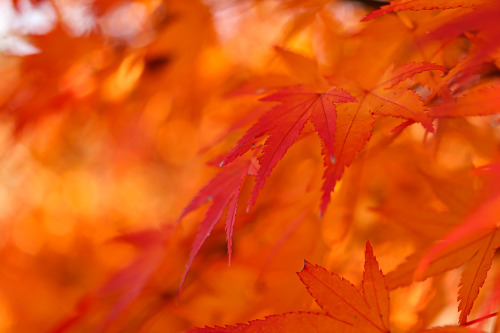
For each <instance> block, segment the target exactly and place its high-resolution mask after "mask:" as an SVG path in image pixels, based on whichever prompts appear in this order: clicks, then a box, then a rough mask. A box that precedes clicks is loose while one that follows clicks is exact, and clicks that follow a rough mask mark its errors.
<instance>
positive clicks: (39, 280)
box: [0, 0, 498, 332]
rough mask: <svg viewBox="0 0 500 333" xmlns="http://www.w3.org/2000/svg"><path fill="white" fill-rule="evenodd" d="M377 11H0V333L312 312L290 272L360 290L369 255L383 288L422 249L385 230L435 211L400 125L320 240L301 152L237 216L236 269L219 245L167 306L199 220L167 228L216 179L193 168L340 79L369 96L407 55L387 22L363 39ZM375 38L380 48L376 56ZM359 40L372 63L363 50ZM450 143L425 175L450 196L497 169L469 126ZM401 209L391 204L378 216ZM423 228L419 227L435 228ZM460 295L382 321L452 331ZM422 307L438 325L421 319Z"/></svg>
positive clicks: (227, 0)
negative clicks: (271, 111) (449, 324)
mask: <svg viewBox="0 0 500 333" xmlns="http://www.w3.org/2000/svg"><path fill="white" fill-rule="evenodd" d="M381 4H383V3H379V2H377V1H326V0H325V1H322V0H306V1H300V0H285V1H271V0H269V1H266V0H205V1H202V0H182V1H181V0H143V1H121V0H106V1H99V0H45V1H44V0H18V1H11V0H0V146H1V149H0V332H94V331H96V332H99V331H102V332H104V331H106V332H139V331H140V332H181V331H183V330H186V329H188V328H191V327H194V326H203V325H205V324H225V323H228V324H229V323H235V322H241V321H248V320H250V319H253V318H258V317H262V316H264V315H269V314H274V313H280V312H285V311H296V310H307V309H310V308H311V306H312V308H313V309H314V310H318V309H317V308H315V307H314V305H313V302H312V300H311V298H310V297H309V296H308V294H307V292H306V290H305V288H303V286H302V285H301V284H300V281H299V280H298V278H297V276H296V275H295V272H296V271H298V270H300V269H301V267H302V262H303V261H302V260H303V259H307V260H309V261H312V262H315V263H318V264H322V265H324V266H325V267H327V268H328V269H330V270H333V271H335V272H337V273H339V274H341V275H343V276H345V277H346V278H348V279H349V280H351V281H353V283H357V282H359V281H360V278H361V274H360V272H361V270H362V265H363V249H364V244H365V242H366V239H368V238H370V241H372V243H374V244H376V245H377V244H378V249H379V251H380V252H377V251H376V252H375V253H376V254H377V256H379V253H380V256H379V257H380V262H381V267H382V269H383V270H384V272H388V271H389V270H390V269H392V268H394V267H395V266H396V264H397V263H399V262H400V261H401V260H402V258H404V256H406V255H408V254H410V253H411V252H412V251H413V250H414V249H415V248H417V247H418V244H420V243H419V241H422V239H423V240H427V241H428V240H429V239H431V238H432V237H431V236H430V235H429V234H426V232H427V231H425V230H424V231H422V230H417V231H415V226H414V225H412V224H411V223H409V222H407V221H408V220H407V219H406V218H407V216H412V215H411V214H413V213H414V212H413V213H412V212H406V211H405V212H402V211H399V210H398V207H401V206H402V205H408V203H409V202H418V203H419V205H420V206H419V207H428V208H429V209H431V210H432V212H438V213H439V214H441V213H443V211H445V210H444V209H443V205H442V203H440V201H439V200H438V198H437V197H436V195H435V194H433V193H434V192H433V191H432V186H430V185H428V184H429V182H427V183H425V181H423V182H421V183H419V184H415V183H413V182H411V181H409V180H408V179H409V176H408V174H405V173H404V172H402V171H401V170H400V169H399V168H397V165H398V163H404V164H405V165H408V166H410V168H411V166H418V165H422V164H423V162H422V161H425V159H426V158H427V157H428V156H429V153H428V151H426V150H425V149H424V148H420V147H421V143H422V138H423V137H424V135H425V133H424V132H423V130H422V129H421V128H420V127H417V126H416V125H415V126H412V127H411V128H409V129H408V131H405V132H404V133H403V134H402V135H400V136H399V137H398V139H397V140H396V141H394V142H393V145H391V146H390V148H386V147H387V145H388V144H389V143H390V142H392V141H391V140H392V139H390V138H389V136H388V135H385V134H380V133H381V132H383V133H389V131H390V129H391V128H393V127H394V126H395V125H397V124H398V122H396V121H394V120H387V121H385V122H381V123H380V124H379V125H377V126H378V127H377V128H376V131H378V130H380V129H381V131H380V132H377V133H379V134H376V135H375V136H374V139H373V142H375V143H374V149H373V151H377V152H380V151H382V152H380V154H378V155H376V157H372V156H371V155H370V154H369V153H367V156H368V157H367V158H370V163H371V165H372V166H373V167H372V168H370V169H369V170H368V171H367V170H366V168H364V167H363V163H357V164H356V165H353V166H352V168H350V169H349V170H348V171H347V173H346V175H345V180H343V181H342V183H341V184H340V185H339V187H338V189H337V190H336V194H335V196H334V198H333V202H332V206H331V208H330V209H329V213H328V214H327V216H325V217H324V219H323V220H321V221H320V220H319V219H318V217H317V207H318V202H319V201H318V198H319V196H320V192H319V189H320V188H321V172H322V162H321V161H322V160H321V155H320V154H321V152H320V148H321V147H320V143H319V140H318V139H317V138H313V137H312V136H307V137H306V138H305V139H304V140H302V141H301V142H300V143H298V144H297V147H296V148H294V149H293V150H291V151H290V152H289V154H288V155H287V157H286V158H285V159H284V160H283V161H282V162H280V164H279V165H278V167H277V168H276V170H275V174H276V176H275V177H274V178H270V179H269V182H268V184H266V189H267V190H266V191H264V192H263V193H262V194H261V197H260V199H259V202H258V203H259V204H258V205H257V206H256V207H255V209H253V210H252V212H250V213H249V214H246V213H245V212H244V211H241V212H240V211H239V212H238V217H237V225H236V229H235V230H236V231H235V245H234V246H235V257H234V259H233V261H232V263H231V267H230V268H229V267H228V264H227V250H226V244H225V235H224V232H223V226H219V227H217V228H218V229H216V230H215V232H214V233H213V235H212V236H211V238H210V239H209V240H208V241H207V243H206V244H205V245H204V247H203V249H202V251H201V252H200V254H199V256H198V258H197V259H196V260H195V262H194V264H193V267H192V270H191V272H190V273H189V274H188V279H187V280H186V286H185V290H184V292H183V294H182V295H181V297H180V298H179V299H177V292H178V287H179V282H180V277H181V275H182V272H183V270H184V267H185V264H186V262H187V260H188V254H189V251H190V248H191V243H192V241H193V239H194V236H195V232H196V229H197V227H198V225H199V222H200V220H201V219H202V218H203V213H204V210H203V209H202V210H200V211H197V212H195V213H193V214H190V215H189V216H188V217H186V218H185V219H184V220H183V221H182V222H181V224H180V225H178V224H177V221H176V220H177V217H178V216H179V214H180V213H181V211H182V208H183V207H184V206H185V205H186V204H187V203H188V202H189V201H190V200H191V198H192V197H193V196H194V195H195V194H196V193H197V191H198V190H199V189H200V188H201V187H202V186H203V185H204V184H205V183H206V182H207V181H208V180H209V179H210V178H211V177H213V176H214V175H215V174H216V172H217V168H213V167H208V166H207V165H206V164H207V162H210V161H212V160H213V159H216V158H217V157H218V156H220V155H221V154H224V153H226V152H227V151H229V150H230V149H231V148H232V146H233V145H234V144H235V143H236V141H237V140H238V139H239V138H240V137H241V135H242V134H243V133H244V132H243V130H242V129H244V128H246V127H248V125H250V124H251V123H252V122H253V121H254V120H255V119H257V118H258V117H259V116H260V115H262V113H263V112H264V111H266V110H267V106H266V107H263V106H262V105H261V103H259V102H258V98H259V97H261V96H262V94H263V93H265V92H266V91H268V89H270V88H273V87H278V86H283V85H292V84H297V83H318V82H324V79H323V78H324V77H325V76H329V75H333V74H335V73H338V72H339V71H343V72H342V73H343V75H344V76H350V78H352V79H353V80H356V79H357V78H371V77H372V78H379V77H380V75H381V74H382V73H383V71H384V70H385V69H386V64H387V62H389V61H388V60H387V59H396V61H401V62H403V61H406V60H407V59H411V56H410V55H408V53H405V52H402V51H401V49H396V47H394V45H395V44H394V40H404V36H405V35H404V33H403V32H401V31H402V30H401V31H400V30H398V29H395V28H394V27H399V26H398V24H401V21H398V22H399V23H396V19H394V21H390V20H389V21H388V23H387V24H385V25H380V26H376V29H378V30H376V29H375V28H373V29H372V30H370V29H371V28H370V29H369V28H366V27H367V26H366V25H361V24H360V23H359V21H360V19H361V18H362V17H363V16H364V15H366V14H367V13H369V12H370V11H372V10H373V9H375V8H377V7H378V6H380V5H381ZM411 15H413V14H411ZM411 15H410V19H408V20H410V21H412V20H413V22H420V21H423V20H424V19H423V16H422V15H421V16H419V15H418V14H415V15H414V16H411ZM408 20H407V21H406V22H408ZM419 20H420V21H419ZM402 21H403V22H404V19H402ZM407 25H408V24H407ZM368 27H372V26H368ZM408 29H409V28H408ZM385 32H390V33H388V34H387V36H390V38H388V39H387V40H384V41H382V40H380V38H379V36H380V35H381V34H383V33H385ZM372 34H373V35H372ZM362 38H363V39H364V40H368V41H369V43H370V41H371V43H372V44H366V45H365V44H363V45H361V42H360V40H361V39H362ZM381 43H382V44H384V43H385V44H387V45H392V46H388V47H387V48H386V49H385V50H389V49H390V52H389V51H387V53H384V54H382V53H381V54H373V55H372V57H371V58H370V57H367V56H366V55H367V52H365V51H366V50H367V49H368V50H369V48H370V47H372V48H373V47H374V45H380V44H381ZM385 44H384V45H385ZM457 45H458V44H457ZM382 48H383V47H382V46H381V49H382ZM402 48H403V49H405V46H403V47H402ZM464 50H465V47H462V44H460V45H458V46H457V48H454V49H450V50H448V51H446V53H445V55H443V59H444V60H443V62H447V63H446V65H447V66H452V65H454V64H456V62H457V61H458V59H460V57H461V56H462V55H463V52H465V51H464ZM408 52H409V51H408ZM374 57H376V58H377V61H380V63H379V64H380V65H377V61H376V60H374ZM364 59H366V60H364ZM386 60H387V62H385V61H386ZM351 65H352V66H351ZM349 66H351V67H349ZM356 66H359V68H361V69H363V71H361V70H359V68H358V69H356V68H357V67H356ZM379 67H380V68H379ZM351 71H352V73H351ZM449 124H452V123H449ZM453 124H455V125H453V126H455V127H453V126H452V125H449V131H448V133H450V134H449V136H447V137H444V138H441V142H444V144H447V145H448V146H447V148H446V149H444V150H441V151H440V152H439V154H438V155H437V158H436V159H435V163H436V164H435V165H436V169H433V170H438V169H437V166H440V167H442V166H444V165H446V166H447V167H448V168H449V169H447V170H452V171H453V172H454V173H453V174H452V175H453V176H454V177H455V176H456V175H459V176H460V177H462V175H463V174H466V172H464V171H463V170H465V168H467V167H468V166H470V165H471V161H474V163H475V164H476V165H477V164H481V163H486V162H488V161H491V160H493V159H494V155H495V154H496V148H495V147H496V142H497V137H498V133H497V132H496V129H495V128H493V127H491V126H490V124H489V123H487V122H481V121H479V120H475V122H472V123H469V122H466V121H464V122H463V123H458V122H456V123H453ZM456 124H458V125H456ZM478 128H479V129H480V130H478ZM464 133H465V134H464ZM478 138H480V139H478ZM479 140H480V141H479ZM478 142H482V143H481V144H479V143H478ZM408 147H411V148H412V149H414V150H412V151H411V152H410V151H409V150H408ZM381 148H384V149H381ZM433 163H434V162H433ZM426 168H427V170H431V167H429V166H428V165H427V166H426ZM387 170H393V171H391V172H389V173H390V174H391V178H390V179H389V178H388V177H387V173H388V171H387ZM412 170H413V169H412ZM415 170H416V168H415ZM440 170H441V169H440ZM442 170H445V169H442ZM462 172H463V174H462ZM360 175H363V176H360ZM448 175H449V173H446V172H441V171H436V172H434V173H433V174H432V175H431V174H430V171H429V173H424V174H418V176H417V177H420V178H419V179H427V180H429V179H445V180H449V178H450V177H451V176H448ZM362 177H364V178H362ZM457 177H458V176H457ZM362 179H365V180H366V179H370V180H371V182H369V183H368V182H365V183H363V182H362ZM394 179H396V181H394ZM467 179H469V178H467ZM292 180H293V181H292ZM443 181H444V180H443ZM436 182H437V181H436ZM471 182H472V181H471ZM388 183H391V184H393V185H392V186H386V184H388ZM344 184H351V185H344ZM433 184H434V183H433ZM251 185H252V184H251V182H249V181H247V183H246V184H245V186H244V188H243V192H242V199H241V202H246V201H247V200H248V197H249V192H250V188H251ZM469 185H470V183H467V184H465V185H464V186H466V187H467V186H469ZM311 189H313V190H311ZM395 193H397V194H398V195H397V197H398V198H399V199H397V201H394V202H393V201H390V200H389V199H391V198H393V197H394V194H395ZM415 198H417V199H415ZM405 200H406V201H405ZM241 206H242V209H244V206H245V205H244V204H242V205H241ZM332 207H333V208H332ZM414 207H416V206H414ZM415 209H417V208H415ZM414 214H416V213H414ZM436 214H437V213H436ZM443 214H444V213H443ZM297 216H302V217H301V218H299V219H297ZM413 216H414V215H413ZM432 216H433V218H434V220H432V219H430V221H431V222H429V225H432V223H433V221H435V220H439V217H438V216H434V215H432ZM450 219H451V218H450ZM388 220H389V221H391V222H387V221H388ZM414 220H415V218H413V220H412V221H414ZM325 221H328V222H325ZM394 221H396V223H395V222H394ZM401 221H402V222H401ZM405 221H406V222H405ZM456 221H457V220H452V222H450V224H453V223H456ZM377 223H382V225H384V229H381V228H380V224H377ZM353 224H354V225H355V226H354V227H352V225H353ZM417 229H418V228H417ZM422 229H423V227H422ZM426 230H427V229H426ZM387 234H391V235H393V236H394V237H393V239H391V241H392V243H390V244H386V243H384V239H386V238H387V237H386V235H387ZM441 234H442V233H441ZM415 239H418V241H416V240H415ZM492 274H493V273H492ZM458 279H459V277H458V276H457V275H456V274H455V275H453V274H451V275H449V276H447V277H446V278H445V279H444V280H443V279H441V280H436V281H426V282H424V283H421V284H418V285H416V286H412V287H411V288H410V289H405V290H403V291H401V290H398V291H397V292H396V293H395V294H394V299H393V302H394V304H395V306H394V307H395V308H396V309H398V307H399V309H401V304H403V303H401V302H404V301H406V303H404V304H405V306H404V307H405V310H406V314H402V313H397V314H395V315H394V325H395V329H396V330H398V329H399V330H402V331H404V330H406V329H408V328H409V327H414V326H415V325H421V326H425V325H427V324H429V323H431V322H433V320H435V319H436V314H439V313H441V312H440V311H441V310H443V309H444V310H445V313H446V311H449V312H450V311H451V312H452V313H453V314H452V316H455V314H454V312H453V311H455V312H456V310H455V303H454V302H455V301H454V298H455V295H456V290H445V289H444V288H443V286H444V285H454V286H456V285H458ZM429 290H432V292H431V293H428V291H429ZM436 298H439V299H441V300H442V302H441V303H442V304H441V303H440V305H439V306H437V308H438V310H439V311H438V310H435V308H432V309H429V310H428V313H427V312H426V314H427V316H428V317H429V318H427V317H425V316H424V317H422V316H420V317H419V316H418V315H417V313H420V312H421V311H424V310H423V307H424V306H425V305H426V304H427V303H428V302H430V301H431V300H432V299H436ZM408 299H409V300H410V302H409V303H408ZM450 300H451V301H450ZM448 301H450V302H451V303H452V305H451V307H447V306H448V305H447V304H448ZM398 302H399V303H398ZM450 309H451V310H450ZM394 311H396V310H394ZM419 311H420V312H419ZM455 317H456V316H455ZM421 318H424V319H421ZM448 318H449V317H448ZM422 320H423V321H422ZM419 323H420V324H419Z"/></svg>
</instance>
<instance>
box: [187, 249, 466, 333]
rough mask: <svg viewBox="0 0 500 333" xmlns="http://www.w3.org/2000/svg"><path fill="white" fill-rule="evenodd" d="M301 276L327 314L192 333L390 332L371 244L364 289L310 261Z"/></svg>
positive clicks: (278, 317) (295, 314) (276, 317)
mask: <svg viewBox="0 0 500 333" xmlns="http://www.w3.org/2000/svg"><path fill="white" fill-rule="evenodd" d="M297 274H298V275H299V278H300V280H301V281H302V283H304V284H305V285H306V287H307V291H308V292H309V294H311V296H312V297H313V298H314V299H315V301H316V303H317V304H318V305H319V306H320V307H321V308H322V309H323V310H325V311H326V313H317V312H301V311H299V312H288V313H283V314H280V315H273V316H268V317H266V318H265V319H263V320H253V321H250V322H249V323H248V324H237V325H236V326H226V327H219V326H216V327H204V328H193V329H191V330H189V331H188V333H197V332H198V333H210V332H212V333H215V332H217V333H224V332H227V333H236V332H239V333H257V332H276V333H280V332H283V333H284V332H287V333H290V332H366V333H368V332H390V326H389V307H390V304H389V302H390V300H389V289H388V288H387V284H386V282H385V276H384V275H383V273H382V271H381V270H380V269H379V265H378V262H377V259H376V258H375V256H374V255H373V249H372V247H371V245H370V243H369V242H367V243H366V251H365V267H364V272H363V283H362V285H361V288H356V287H355V286H354V285H352V284H351V283H350V282H349V281H347V280H345V279H344V278H342V277H340V276H338V275H337V274H335V273H330V272H328V271H327V270H326V269H324V268H323V267H321V266H319V265H313V264H311V263H309V262H307V261H306V262H305V265H304V268H303V269H302V271H300V272H298V273H297ZM473 331H474V330H471V329H470V328H467V327H457V326H445V327H435V328H432V329H428V330H425V331H420V332H436V333H438V332H442V333H447V332H473Z"/></svg>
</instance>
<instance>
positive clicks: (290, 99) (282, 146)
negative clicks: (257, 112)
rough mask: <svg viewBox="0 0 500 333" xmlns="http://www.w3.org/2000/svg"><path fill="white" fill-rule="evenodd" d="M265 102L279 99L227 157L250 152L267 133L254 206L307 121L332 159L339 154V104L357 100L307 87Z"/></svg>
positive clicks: (343, 93)
mask: <svg viewBox="0 0 500 333" xmlns="http://www.w3.org/2000/svg"><path fill="white" fill-rule="evenodd" d="M262 101H272V102H279V103H280V105H278V106H275V107H274V108H272V109H271V110H270V111H269V112H267V113H266V114H265V115H263V116H262V117H261V118H260V119H259V120H258V121H257V122H256V123H255V124H254V125H253V126H252V127H251V128H250V129H249V130H248V131H247V133H246V134H245V135H244V136H243V138H241V139H240V141H238V143H237V145H236V147H235V148H233V150H231V152H230V153H229V154H228V155H227V157H226V158H225V159H224V161H223V162H222V164H228V163H230V162H231V161H233V160H234V159H235V158H236V157H238V156H240V155H242V154H244V153H245V152H247V151H248V150H249V149H250V148H251V147H252V146H253V144H254V143H255V141H256V139H258V138H259V137H261V136H265V135H267V136H268V138H267V140H266V142H265V144H264V149H263V151H262V157H261V158H260V168H259V171H258V172H257V174H256V177H255V186H254V189H253V191H252V196H251V198H250V201H249V203H248V209H249V208H251V207H252V206H253V204H254V203H255V200H256V198H257V195H258V193H259V191H260V190H261V189H262V187H263V186H264V183H265V181H266V179H267V177H268V176H269V175H270V174H271V171H272V169H273V168H274V167H275V166H276V164H277V163H278V161H279V160H280V159H281V158H282V157H283V156H284V155H285V153H286V151H287V150H288V149H289V148H290V146H291V145H292V144H293V143H294V142H295V141H296V140H297V138H298V136H299V134H300V132H301V131H302V129H303V128H304V126H305V124H306V123H307V121H308V120H309V119H311V121H312V123H313V125H314V127H315V129H316V131H317V132H318V135H319V137H320V138H321V140H322V141H323V144H324V146H325V151H326V154H327V156H328V158H330V159H331V158H333V157H334V156H335V148H334V138H335V131H336V129H337V128H338V125H337V123H336V118H337V113H336V112H335V110H336V105H335V104H336V103H347V102H354V101H356V99H355V98H354V97H352V96H351V95H350V94H349V93H347V92H346V91H344V90H342V89H339V88H332V89H330V90H328V91H326V92H324V93H317V92H315V91H313V90H311V89H310V88H309V87H306V86H302V85H299V86H293V87H288V88H284V89H282V90H280V91H278V92H276V93H274V94H272V95H269V96H267V97H265V98H263V99H262Z"/></svg>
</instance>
